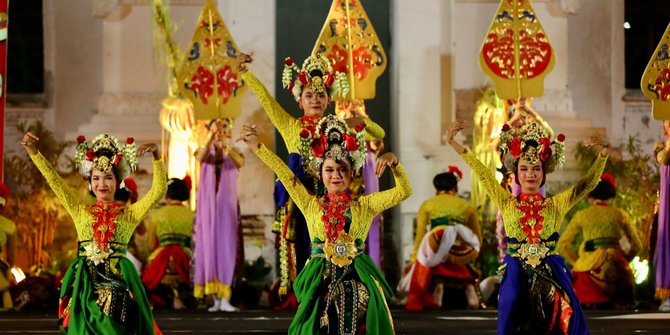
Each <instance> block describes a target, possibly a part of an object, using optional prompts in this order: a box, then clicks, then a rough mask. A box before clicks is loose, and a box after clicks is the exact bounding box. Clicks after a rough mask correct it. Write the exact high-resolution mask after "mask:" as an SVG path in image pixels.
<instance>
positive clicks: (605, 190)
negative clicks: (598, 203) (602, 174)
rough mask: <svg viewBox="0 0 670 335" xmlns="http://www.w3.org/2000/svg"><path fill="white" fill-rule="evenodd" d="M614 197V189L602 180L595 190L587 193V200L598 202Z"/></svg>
mask: <svg viewBox="0 0 670 335" xmlns="http://www.w3.org/2000/svg"><path fill="white" fill-rule="evenodd" d="M614 197H616V187H614V186H612V184H610V183H608V182H606V181H604V180H601V181H600V182H599V183H598V185H597V186H596V188H594V189H593V191H591V193H589V198H594V199H598V200H609V199H612V198H614Z"/></svg>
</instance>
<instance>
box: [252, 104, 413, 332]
mask: <svg viewBox="0 0 670 335" xmlns="http://www.w3.org/2000/svg"><path fill="white" fill-rule="evenodd" d="M362 130H363V129H362V127H359V128H358V129H357V133H356V135H351V134H349V133H348V127H347V125H346V123H344V122H343V121H341V120H337V119H336V118H334V117H333V116H328V117H326V118H324V119H323V120H321V121H320V122H319V124H318V125H317V126H316V127H315V133H314V135H313V136H311V135H310V136H305V138H304V139H303V140H304V142H305V143H309V146H310V148H311V154H310V156H309V157H308V158H307V162H306V166H307V168H308V171H310V172H311V173H313V175H315V176H318V177H319V180H320V181H322V182H323V184H324V186H325V188H326V190H327V193H326V194H325V195H323V196H315V195H313V194H311V193H310V192H309V191H308V190H307V189H306V188H305V186H303V185H302V184H301V183H300V182H297V180H296V179H297V178H296V176H295V174H294V173H293V172H292V171H291V170H290V169H289V168H288V167H287V166H286V165H285V164H284V163H283V162H282V161H281V160H280V159H279V158H278V157H277V156H276V155H275V154H274V153H273V152H271V151H270V150H268V149H267V148H266V147H265V146H263V145H260V144H259V143H258V140H257V138H256V137H257V135H258V132H257V131H256V128H255V126H245V127H244V129H243V130H242V134H241V137H240V139H243V140H244V141H245V142H246V143H247V144H248V145H249V147H250V149H251V150H252V151H254V152H256V155H257V156H258V157H259V158H260V159H261V160H262V161H263V162H264V163H265V164H266V165H268V166H269V167H270V168H272V169H273V170H274V171H275V173H276V174H277V175H278V177H279V179H280V180H281V181H282V182H283V183H284V185H285V186H286V189H287V191H288V192H289V194H290V195H291V198H292V199H294V201H295V203H296V205H297V206H298V207H299V208H300V209H301V210H302V212H303V213H304V214H305V217H306V219H307V228H308V230H309V234H310V237H311V258H310V260H309V262H307V264H306V265H305V268H304V269H303V271H302V272H300V274H299V275H298V277H297V278H296V281H295V283H294V286H293V287H294V291H295V293H296V296H297V298H298V302H299V303H300V306H299V308H298V312H297V314H296V316H295V318H294V319H293V321H292V322H291V326H290V327H289V334H319V333H336V334H361V333H363V334H365V333H367V334H393V323H392V320H391V315H390V312H389V310H388V307H387V305H386V298H389V297H390V295H391V289H390V287H389V286H388V284H387V283H386V280H385V279H384V277H383V275H382V273H381V271H380V270H379V268H377V267H376V266H375V265H374V263H373V261H372V260H371V259H370V257H369V256H367V255H365V254H364V253H363V252H362V251H363V250H364V248H365V246H364V245H363V242H364V241H365V237H366V236H367V234H368V230H369V229H370V224H371V222H372V219H373V218H374V217H375V216H376V215H378V214H379V213H381V212H382V211H384V210H386V209H389V208H391V207H393V206H395V205H397V204H399V203H400V202H401V201H403V200H404V199H406V198H407V197H409V196H410V194H411V192H412V190H411V186H410V184H409V180H408V179H407V176H406V175H405V172H404V170H403V168H402V167H401V165H400V164H399V163H398V160H397V158H396V157H395V155H393V154H392V153H387V154H385V155H383V156H381V157H379V159H378V160H377V165H376V172H377V174H378V175H380V174H381V173H382V172H383V171H384V169H385V168H386V166H389V167H391V169H392V170H393V175H394V177H395V182H396V186H395V187H394V188H393V189H390V190H387V191H384V192H377V193H372V194H367V195H363V196H361V197H359V198H358V199H357V200H352V199H351V195H350V193H349V192H348V187H349V184H350V183H351V180H352V179H353V177H354V174H355V173H356V172H359V170H360V168H361V167H362V166H363V164H364V162H365V156H366V155H365V139H364V134H363V133H362Z"/></svg>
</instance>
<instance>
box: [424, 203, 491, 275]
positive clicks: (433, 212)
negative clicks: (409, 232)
mask: <svg viewBox="0 0 670 335" xmlns="http://www.w3.org/2000/svg"><path fill="white" fill-rule="evenodd" d="M444 219H447V220H448V221H451V222H452V224H453V223H460V224H462V225H464V226H466V227H468V228H470V230H472V231H473V232H474V233H475V235H477V238H479V240H480V241H481V240H482V233H481V229H480V227H479V217H478V216H477V209H476V208H475V206H473V205H472V203H470V202H469V201H467V200H465V199H463V198H461V197H458V196H456V195H451V194H440V195H436V196H434V197H432V198H430V199H428V200H426V201H424V202H423V203H422V204H421V207H419V213H418V215H417V217H416V236H415V238H414V250H413V251H412V258H411V261H412V262H414V261H415V260H416V253H417V250H419V245H420V244H421V240H422V239H423V237H424V236H425V235H426V233H427V232H428V226H429V225H430V228H431V230H432V229H434V228H437V227H438V226H440V225H441V224H440V223H438V222H439V221H443V220H444ZM475 258H476V256H475Z"/></svg>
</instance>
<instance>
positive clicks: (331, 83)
mask: <svg viewBox="0 0 670 335" xmlns="http://www.w3.org/2000/svg"><path fill="white" fill-rule="evenodd" d="M294 71H295V72H296V73H297V75H296V79H295V80H293V72H294ZM281 78H282V79H281V82H282V86H283V87H284V88H286V89H288V90H289V91H290V92H291V94H293V97H294V98H295V101H300V95H301V94H302V90H303V88H304V87H310V88H311V89H313V90H314V92H326V93H328V96H330V97H331V98H333V97H335V96H344V95H346V94H347V92H349V84H348V82H347V75H346V74H344V73H342V72H333V69H332V67H331V66H330V62H328V59H326V58H325V57H323V56H321V54H316V55H312V56H309V57H307V58H306V59H305V61H304V62H303V63H302V68H298V66H297V65H296V64H295V62H294V61H293V59H291V58H290V57H289V58H286V60H284V71H282V75H281Z"/></svg>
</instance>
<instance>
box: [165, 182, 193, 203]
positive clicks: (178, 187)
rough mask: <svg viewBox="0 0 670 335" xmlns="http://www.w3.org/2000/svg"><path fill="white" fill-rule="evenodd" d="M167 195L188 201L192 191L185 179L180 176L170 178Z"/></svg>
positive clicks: (169, 197) (170, 197)
mask: <svg viewBox="0 0 670 335" xmlns="http://www.w3.org/2000/svg"><path fill="white" fill-rule="evenodd" d="M165 196H166V197H167V198H168V199H172V200H177V201H186V200H188V199H189V198H190V197H191V191H190V190H189V189H188V186H187V185H186V182H184V181H183V180H181V179H179V178H170V180H168V188H167V193H166V194H165Z"/></svg>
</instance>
